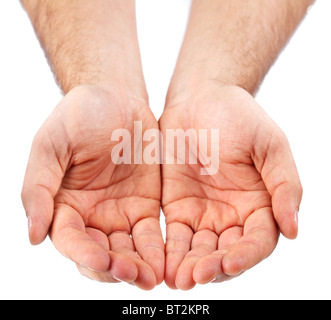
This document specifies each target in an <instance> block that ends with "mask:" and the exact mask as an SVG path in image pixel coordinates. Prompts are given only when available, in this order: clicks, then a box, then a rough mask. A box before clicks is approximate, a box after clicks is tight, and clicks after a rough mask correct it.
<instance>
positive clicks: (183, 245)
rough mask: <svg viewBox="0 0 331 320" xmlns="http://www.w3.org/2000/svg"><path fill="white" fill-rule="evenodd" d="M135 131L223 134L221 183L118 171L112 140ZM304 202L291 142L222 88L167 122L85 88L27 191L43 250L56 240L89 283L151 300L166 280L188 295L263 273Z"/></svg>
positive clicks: (32, 165) (190, 102)
mask: <svg viewBox="0 0 331 320" xmlns="http://www.w3.org/2000/svg"><path fill="white" fill-rule="evenodd" d="M134 121H142V124H143V131H145V130H147V129H150V128H156V129H160V130H161V132H163V133H164V132H165V130H166V129H168V128H169V129H176V128H181V129H183V130H184V131H185V130H187V129H191V128H193V129H195V130H197V131H198V130H199V129H210V128H217V129H219V133H220V134H219V138H220V145H221V149H220V155H219V171H218V172H217V174H216V175H213V176H202V175H201V174H200V169H201V166H202V165H201V164H195V165H190V164H185V165H178V164H174V165H171V164H163V165H162V166H159V165H156V164H154V165H148V164H144V163H143V164H130V165H128V164H121V165H115V164H114V163H113V162H112V160H111V151H112V148H113V147H114V146H115V145H116V144H115V143H113V142H112V141H111V134H112V132H113V131H114V130H116V129H118V128H123V129H127V130H129V131H130V132H131V133H132V135H131V136H132V137H133V129H134V128H133V125H134ZM175 163H176V161H175ZM161 191H162V192H161ZM301 196H302V188H301V185H300V180H299V177H298V173H297V170H296V167H295V163H294V160H293V157H292V154H291V151H290V147H289V144H288V142H287V139H286V137H285V135H284V134H283V133H282V131H281V130H280V129H279V128H278V127H277V125H276V124H275V123H274V122H273V121H272V120H271V119H270V118H269V117H268V116H267V115H266V113H265V112H264V111H263V110H262V109H261V108H260V107H259V106H258V105H257V104H256V102H255V100H254V99H253V98H252V96H251V95H249V94H248V93H247V92H245V91H244V90H242V89H240V88H237V87H219V86H217V85H215V84H210V85H208V86H206V87H202V88H199V89H198V90H196V91H195V92H194V94H192V95H187V96H185V97H183V98H182V99H178V100H177V101H176V102H173V103H168V106H167V107H166V108H165V110H164V113H163V115H162V117H161V119H160V120H159V122H158V121H157V120H156V119H155V117H154V116H153V114H152V112H151V111H150V109H149V107H148V103H146V101H144V100H140V99H137V98H133V97H130V96H128V95H127V94H126V93H125V92H120V91H119V90H118V91H114V92H111V91H105V90H103V89H101V88H98V87H94V86H80V87H76V88H75V89H73V90H71V91H70V92H69V93H68V94H67V95H66V96H65V97H64V99H63V100H62V101H61V102H60V104H59V105H58V106H57V108H56V109H55V110H54V112H53V113H52V115H51V116H50V117H49V118H48V119H47V120H46V122H45V123H44V125H43V126H42V127H41V129H40V130H39V132H38V133H37V135H36V137H35V139H34V142H33V145H32V150H31V155H30V159H29V163H28V167H27V171H26V176H25V181H24V186H23V191H22V200H23V204H24V207H25V210H26V213H27V216H28V221H29V237H30V241H31V243H33V244H39V243H41V242H42V241H43V240H44V239H45V237H46V236H47V234H49V236H50V238H51V240H52V241H53V243H54V245H55V247H56V248H57V249H58V250H59V251H60V252H61V253H62V254H63V255H64V256H66V257H68V258H69V259H71V260H73V261H74V262H75V263H76V264H77V267H78V269H79V271H80V272H81V273H82V274H83V275H85V276H87V277H89V278H92V279H95V280H99V281H105V282H111V283H112V282H118V281H125V282H128V283H134V284H135V285H136V286H138V287H139V288H142V289H146V290H148V289H152V288H154V287H155V286H156V285H157V284H160V283H161V282H162V281H163V280H165V281H166V283H167V285H168V286H169V287H170V288H173V289H175V288H179V289H183V290H188V289H191V288H193V287H194V286H195V284H196V283H200V284H205V283H208V282H211V281H214V282H221V281H224V280H227V279H230V278H232V277H235V276H237V275H238V274H241V273H242V272H244V271H245V270H247V269H249V268H251V267H253V266H254V265H255V264H257V263H259V262H260V261H261V260H263V259H264V258H266V257H267V256H268V255H270V254H271V252H272V251H273V250H274V248H275V247H276V244H277V241H278V237H279V230H280V231H281V232H282V233H283V234H284V235H285V236H286V237H288V238H295V237H296V234H297V211H298V208H299V205H300V201H301ZM160 207H162V209H163V212H164V214H165V217H166V224H167V236H166V245H165V246H164V240H163V237H162V233H161V228H160V223H159V216H160Z"/></svg>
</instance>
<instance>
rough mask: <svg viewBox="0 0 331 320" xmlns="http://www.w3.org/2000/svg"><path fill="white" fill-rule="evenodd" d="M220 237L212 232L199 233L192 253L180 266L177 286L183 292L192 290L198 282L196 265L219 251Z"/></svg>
mask: <svg viewBox="0 0 331 320" xmlns="http://www.w3.org/2000/svg"><path fill="white" fill-rule="evenodd" d="M217 242H218V236H217V235H216V234H215V233H214V232H212V231H210V230H201V231H198V232H197V233H196V234H195V235H194V236H193V239H192V246H191V251H190V252H188V253H187V254H186V256H185V258H184V260H183V261H182V263H181V264H180V266H179V268H178V272H177V276H176V286H177V288H179V289H181V290H189V289H192V288H193V287H194V286H195V284H196V282H195V280H194V278H193V270H194V267H195V265H196V264H197V263H198V261H199V260H201V259H202V258H203V257H205V256H207V255H209V254H211V253H212V252H213V251H215V250H216V249H217Z"/></svg>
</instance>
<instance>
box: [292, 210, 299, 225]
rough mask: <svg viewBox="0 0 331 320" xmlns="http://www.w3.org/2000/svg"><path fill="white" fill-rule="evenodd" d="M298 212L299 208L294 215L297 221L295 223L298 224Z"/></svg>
mask: <svg viewBox="0 0 331 320" xmlns="http://www.w3.org/2000/svg"><path fill="white" fill-rule="evenodd" d="M298 213H299V210H298V209H297V210H295V211H294V216H293V220H294V222H295V224H296V225H297V226H298V222H299V221H298Z"/></svg>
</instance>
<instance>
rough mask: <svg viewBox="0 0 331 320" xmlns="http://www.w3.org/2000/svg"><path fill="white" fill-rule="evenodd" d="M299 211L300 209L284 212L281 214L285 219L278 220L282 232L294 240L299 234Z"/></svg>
mask: <svg viewBox="0 0 331 320" xmlns="http://www.w3.org/2000/svg"><path fill="white" fill-rule="evenodd" d="M298 213H299V210H298V209H295V210H290V211H287V212H284V213H282V214H281V216H282V217H283V219H282V220H281V221H277V223H278V225H279V229H280V231H281V233H282V234H283V236H284V237H286V238H287V239H290V240H294V239H296V238H297V236H298V231H299V226H298Z"/></svg>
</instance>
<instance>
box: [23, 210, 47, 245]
mask: <svg viewBox="0 0 331 320" xmlns="http://www.w3.org/2000/svg"><path fill="white" fill-rule="evenodd" d="M49 227H50V222H49V223H48V222H45V221H43V219H38V218H37V217H32V216H31V215H28V234H29V240H30V243H31V244H32V245H33V246H36V245H39V244H41V243H42V242H43V241H44V240H45V239H46V237H47V234H48V230H49Z"/></svg>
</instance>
